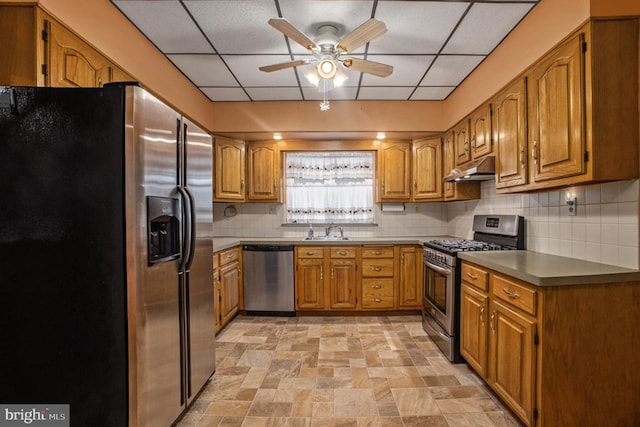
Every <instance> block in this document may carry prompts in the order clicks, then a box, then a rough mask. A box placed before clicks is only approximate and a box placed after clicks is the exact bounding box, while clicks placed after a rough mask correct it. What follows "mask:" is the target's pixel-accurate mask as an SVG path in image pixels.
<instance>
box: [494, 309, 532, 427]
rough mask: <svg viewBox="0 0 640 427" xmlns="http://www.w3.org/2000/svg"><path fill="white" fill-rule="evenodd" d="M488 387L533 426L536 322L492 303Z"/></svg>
mask: <svg viewBox="0 0 640 427" xmlns="http://www.w3.org/2000/svg"><path fill="white" fill-rule="evenodd" d="M489 321H490V327H491V338H490V340H491V342H490V346H491V347H490V348H491V353H490V358H491V365H490V367H489V384H490V385H491V386H492V387H493V389H494V390H495V391H496V393H497V394H498V395H500V397H502V398H503V399H504V400H505V402H506V403H507V405H509V407H511V409H513V411H514V412H515V413H516V414H517V415H518V416H519V417H520V418H522V419H523V420H524V421H525V422H527V423H528V425H534V419H533V408H534V407H535V395H536V393H535V386H536V384H535V378H536V376H535V363H536V356H535V345H534V338H535V335H536V324H535V320H534V319H533V318H531V317H528V316H525V315H523V314H521V313H519V312H518V311H516V310H513V309H511V308H509V307H508V306H506V305H504V304H502V303H500V302H499V301H496V299H495V298H492V300H491V318H490V320H489Z"/></svg>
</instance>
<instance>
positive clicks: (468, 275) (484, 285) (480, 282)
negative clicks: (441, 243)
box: [462, 263, 489, 292]
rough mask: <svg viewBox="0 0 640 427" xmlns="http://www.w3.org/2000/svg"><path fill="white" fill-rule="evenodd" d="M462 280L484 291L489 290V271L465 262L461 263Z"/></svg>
mask: <svg viewBox="0 0 640 427" xmlns="http://www.w3.org/2000/svg"><path fill="white" fill-rule="evenodd" d="M462 280H464V281H465V282H467V283H469V284H470V285H473V286H475V287H476V288H478V289H481V290H483V291H485V292H489V273H487V272H486V271H485V270H482V269H481V268H478V267H474V266H471V265H469V264H467V263H463V264H462Z"/></svg>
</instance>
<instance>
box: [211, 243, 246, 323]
mask: <svg viewBox="0 0 640 427" xmlns="http://www.w3.org/2000/svg"><path fill="white" fill-rule="evenodd" d="M213 256H214V263H213V265H214V272H213V274H214V278H213V280H214V298H216V304H215V310H214V316H215V324H216V332H217V331H219V330H220V329H222V328H224V327H225V326H226V325H227V323H229V322H230V321H231V320H232V319H233V318H234V317H235V315H236V314H237V313H238V310H239V309H240V295H241V288H242V269H241V267H240V265H241V262H240V249H239V247H235V248H231V249H226V250H224V251H220V252H216V253H215V254H214V255H213Z"/></svg>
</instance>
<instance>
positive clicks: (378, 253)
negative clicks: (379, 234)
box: [374, 251, 384, 255]
mask: <svg viewBox="0 0 640 427" xmlns="http://www.w3.org/2000/svg"><path fill="white" fill-rule="evenodd" d="M374 254H376V255H382V254H384V252H382V251H375V252H374Z"/></svg>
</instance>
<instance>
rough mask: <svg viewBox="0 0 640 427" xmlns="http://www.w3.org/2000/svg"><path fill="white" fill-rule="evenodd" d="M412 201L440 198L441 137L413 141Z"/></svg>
mask: <svg viewBox="0 0 640 427" xmlns="http://www.w3.org/2000/svg"><path fill="white" fill-rule="evenodd" d="M412 150H413V159H412V160H413V201H415V202H420V201H425V200H440V199H442V139H441V138H427V139H421V140H418V141H413V143H412Z"/></svg>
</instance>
